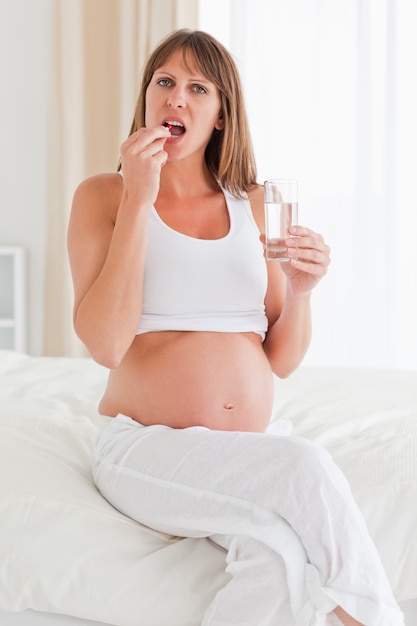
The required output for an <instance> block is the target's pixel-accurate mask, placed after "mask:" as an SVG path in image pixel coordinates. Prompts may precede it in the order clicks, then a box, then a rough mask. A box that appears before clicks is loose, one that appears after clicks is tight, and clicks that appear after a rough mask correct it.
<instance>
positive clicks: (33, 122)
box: [0, 0, 50, 355]
mask: <svg viewBox="0 0 417 626" xmlns="http://www.w3.org/2000/svg"><path fill="white" fill-rule="evenodd" d="M49 2H50V0H36V2H34V1H33V0H13V1H10V0H0V77H1V98H0V120H1V131H0V132H1V140H0V145H1V150H0V180H1V201H0V244H1V245H23V246H24V247H25V249H26V254H27V272H28V287H27V302H28V306H27V311H28V325H27V335H28V346H27V348H28V350H29V351H30V352H31V353H33V354H36V355H38V354H41V352H42V328H43V288H44V284H43V276H44V264H45V242H46V212H45V207H46V180H47V176H48V172H47V171H46V167H47V140H46V137H47V115H48V42H49V40H50V37H49V21H48V20H49V17H48V16H49V12H48V7H49Z"/></svg>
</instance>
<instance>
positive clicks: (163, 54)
mask: <svg viewBox="0 0 417 626" xmlns="http://www.w3.org/2000/svg"><path fill="white" fill-rule="evenodd" d="M178 49H182V51H183V55H184V62H185V63H187V60H190V56H189V55H191V59H192V60H193V61H194V62H195V64H196V65H197V67H198V69H199V70H200V71H201V72H202V73H203V75H204V76H205V77H206V78H207V80H209V81H210V82H212V83H213V84H214V85H216V87H217V89H218V90H219V93H220V98H221V110H222V116H223V122H224V127H223V129H222V130H217V129H214V130H213V134H212V136H211V139H210V141H209V143H208V145H207V148H206V152H205V159H206V163H207V166H208V168H209V170H210V172H211V173H212V174H213V176H214V177H215V178H216V179H217V180H218V181H219V183H220V184H221V185H222V186H223V187H224V188H225V189H227V190H228V191H230V193H232V194H233V195H235V196H237V197H242V195H243V194H244V193H245V192H248V191H250V190H251V189H253V188H254V187H255V186H256V164H255V158H254V155H253V149H252V142H251V138H250V133H249V126H248V120H247V116H246V110H245V104H244V99H243V91H242V85H241V81H240V76H239V72H238V70H237V67H236V64H235V62H234V60H233V58H232V56H231V54H230V53H229V52H228V51H227V50H226V48H225V47H224V46H223V45H222V44H221V43H220V42H218V41H217V40H216V39H215V38H214V37H212V36H211V35H209V34H208V33H205V32H202V31H198V30H194V31H193V30H188V29H181V30H177V31H174V32H173V33H171V34H170V35H168V36H167V37H165V39H163V40H162V41H161V42H160V44H159V45H158V46H157V47H156V48H155V50H154V51H153V53H152V54H151V56H150V57H149V59H148V62H147V63H146V65H145V68H144V71H143V76H142V84H141V88H140V92H139V97H138V100H137V104H136V110H135V116H134V118H133V122H132V126H131V129H130V133H129V135H131V134H132V133H134V132H135V131H136V130H138V129H139V128H142V127H143V126H145V98H146V90H147V88H148V85H149V83H150V82H151V80H152V76H153V75H154V72H155V71H156V70H157V69H158V68H159V67H161V66H162V65H163V64H164V63H165V61H166V60H167V59H168V58H169V57H170V56H171V55H172V54H173V53H174V52H175V51H176V50H178Z"/></svg>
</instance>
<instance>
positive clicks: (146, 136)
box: [120, 126, 170, 205]
mask: <svg viewBox="0 0 417 626" xmlns="http://www.w3.org/2000/svg"><path fill="white" fill-rule="evenodd" d="M169 137H170V132H169V130H168V129H167V128H165V127H164V126H157V127H155V128H139V130H137V131H136V132H135V133H133V134H132V135H130V137H128V138H127V139H126V141H124V142H123V143H122V145H121V149H120V155H121V167H122V172H123V184H124V193H125V194H127V197H128V198H129V200H135V199H137V200H140V203H141V204H142V203H145V204H150V205H153V204H154V203H155V200H156V197H157V195H158V190H159V182H160V175H161V168H162V167H163V166H164V165H165V163H166V161H167V158H168V154H167V152H166V151H165V150H164V147H165V142H166V140H167V139H168V138H169Z"/></svg>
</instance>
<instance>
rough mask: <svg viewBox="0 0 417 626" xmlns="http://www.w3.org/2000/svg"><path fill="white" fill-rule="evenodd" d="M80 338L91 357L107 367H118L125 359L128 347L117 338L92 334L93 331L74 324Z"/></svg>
mask: <svg viewBox="0 0 417 626" xmlns="http://www.w3.org/2000/svg"><path fill="white" fill-rule="evenodd" d="M74 328H75V332H76V334H77V336H78V338H79V339H80V340H81V341H82V342H83V344H84V345H85V347H86V348H87V350H88V352H89V353H90V355H91V358H92V359H93V360H94V361H96V363H98V364H99V365H102V366H103V367H105V368H106V369H116V368H117V367H119V365H120V364H121V362H122V361H123V359H124V357H125V354H126V352H127V350H128V347H126V346H122V345H121V344H120V343H119V342H118V341H117V340H114V341H112V340H111V338H109V337H108V336H106V337H102V336H97V335H95V336H92V333H91V332H90V333H87V332H85V331H84V332H83V330H82V329H81V328H80V327H79V325H77V324H76V323H75V324H74Z"/></svg>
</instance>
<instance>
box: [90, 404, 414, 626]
mask: <svg viewBox="0 0 417 626" xmlns="http://www.w3.org/2000/svg"><path fill="white" fill-rule="evenodd" d="M93 473H94V480H95V482H96V484H97V487H98V489H99V490H100V492H101V493H102V495H103V496H104V497H105V498H106V500H108V501H109V502H110V503H111V504H112V505H113V506H114V507H115V508H116V509H118V510H119V511H121V512H122V513H124V514H125V515H127V516H129V517H131V518H133V519H135V520H137V521H139V522H141V523H142V524H145V525H146V526H150V527H151V528H154V529H155V530H159V531H161V532H165V533H168V534H173V535H179V536H185V537H210V538H211V539H213V541H215V542H216V543H218V544H219V545H221V546H223V547H224V548H225V549H226V550H227V559H226V560H227V572H228V573H230V574H231V576H232V579H231V581H230V582H229V583H228V584H227V585H226V586H225V587H224V588H223V589H222V590H220V591H219V592H218V593H217V595H216V597H215V598H214V600H213V602H212V604H211V605H210V606H209V607H208V609H207V612H206V614H205V617H204V620H203V626H232V625H236V626H237V625H239V626H281V625H282V626H284V625H285V626H293V625H295V626H312V625H319V624H321V625H330V624H339V623H340V622H339V621H338V620H337V619H336V618H335V616H334V615H332V611H333V609H334V608H335V607H336V606H338V605H340V606H341V607H342V608H343V609H344V610H345V611H346V612H347V613H348V614H350V615H352V617H354V618H355V619H357V620H358V621H360V622H362V623H363V624H365V626H402V625H403V624H404V619H403V616H402V613H401V611H400V609H399V608H398V606H397V604H396V602H395V600H394V598H393V595H392V592H391V589H390V586H389V584H388V581H387V578H386V575H385V573H384V570H383V567H382V564H381V562H380V559H379V556H378V554H377V552H376V549H375V547H374V544H373V543H372V541H371V539H370V537H369V534H368V531H367V528H366V525H365V523H364V520H363V518H362V515H361V513H360V511H359V509H358V507H357V506H356V504H355V502H354V501H353V498H352V495H351V491H350V488H349V485H348V483H347V481H346V479H345V478H344V476H343V474H342V473H341V472H340V470H339V469H338V468H337V466H336V465H335V464H334V463H333V461H332V459H331V457H330V455H329V454H328V452H327V451H326V450H324V449H323V448H321V447H319V446H317V445H315V444H313V443H311V442H309V441H307V440H304V439H301V438H296V437H292V436H280V435H276V434H271V433H268V432H267V433H265V434H259V433H240V432H228V431H212V430H209V429H207V428H203V427H192V428H186V429H172V428H169V427H167V426H159V425H158V426H142V425H141V424H139V423H138V422H135V421H134V420H132V419H131V418H129V417H126V416H124V415H119V416H118V417H117V418H114V419H111V420H110V424H109V425H108V426H107V427H106V429H105V430H104V431H103V433H102V434H101V436H100V438H99V440H98V442H97V446H96V454H95V460H94V468H93Z"/></svg>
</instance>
